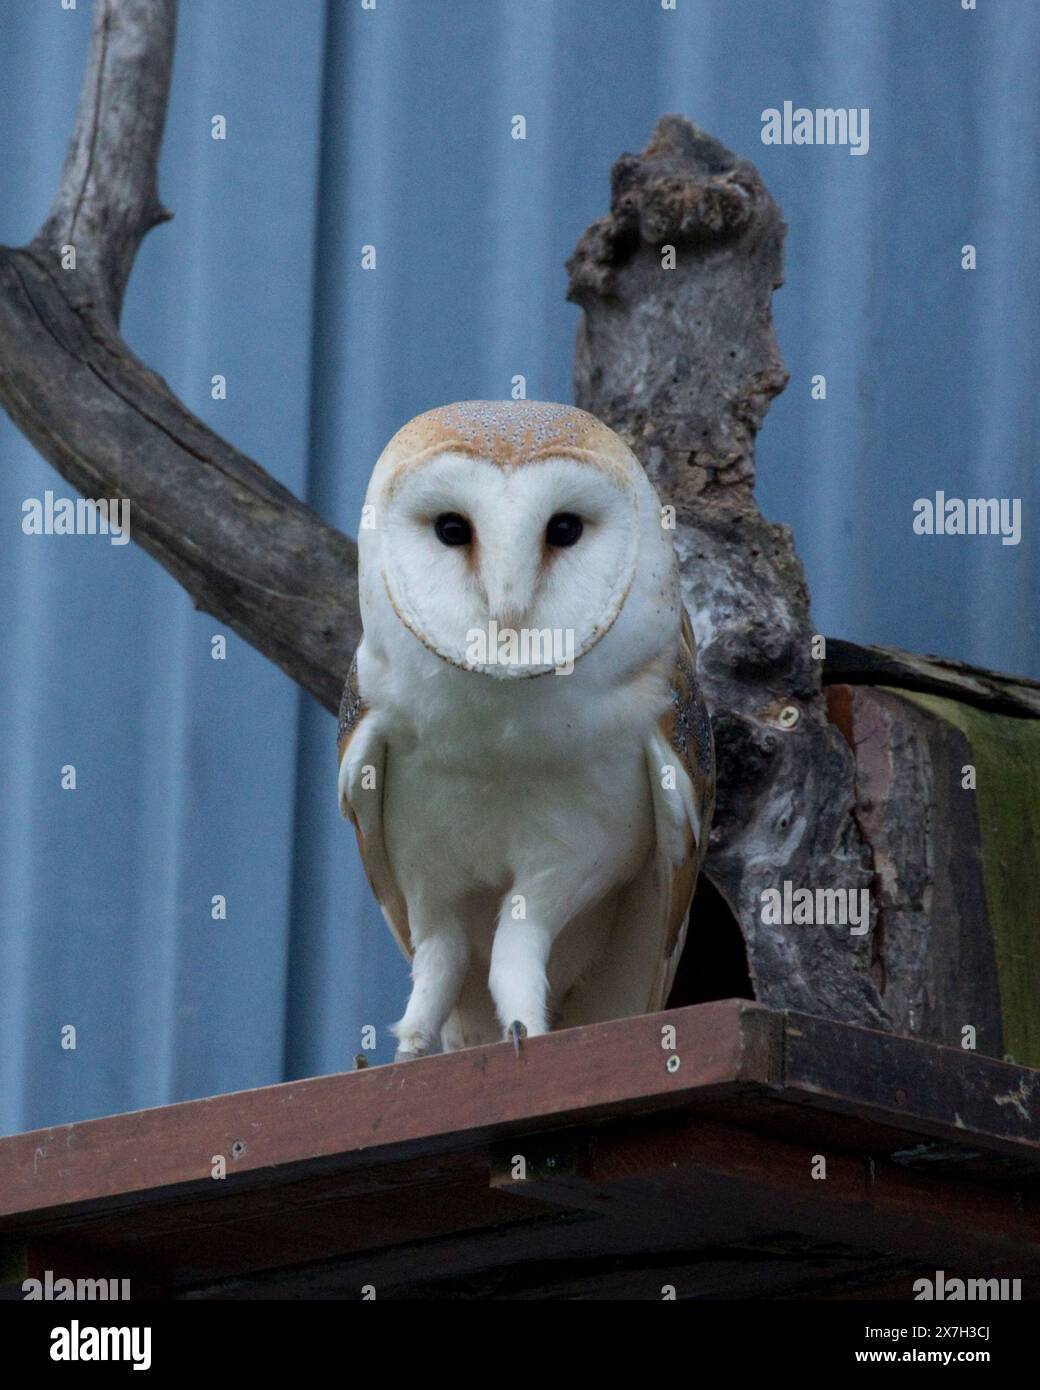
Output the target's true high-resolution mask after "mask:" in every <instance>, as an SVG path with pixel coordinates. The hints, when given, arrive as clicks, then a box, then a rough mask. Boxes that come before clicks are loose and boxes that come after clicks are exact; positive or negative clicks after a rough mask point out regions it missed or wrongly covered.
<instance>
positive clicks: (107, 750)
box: [0, 0, 1040, 1131]
mask: <svg viewBox="0 0 1040 1390" xmlns="http://www.w3.org/2000/svg"><path fill="white" fill-rule="evenodd" d="M89 23H90V6H89V3H88V0H79V4H78V7H77V9H76V10H74V11H65V10H63V9H62V8H61V5H60V0H0V26H2V27H0V240H3V241H5V242H8V243H18V242H21V241H23V240H26V239H28V237H29V236H31V234H32V233H33V231H34V230H35V229H36V227H37V226H38V224H39V223H40V221H41V220H42V218H43V216H44V214H45V212H46V208H47V205H48V202H49V198H50V195H51V192H52V190H53V187H54V185H55V181H56V179H57V176H58V173H59V170H60V167H61V161H62V158H63V155H64V149H65V144H66V140H67V137H68V134H69V131H70V129H71V123H72V117H73V112H74V109H75V105H76V102H77V99H78V91H79V84H80V77H81V72H82V63H83V59H84V54H85V46H86V40H87V35H88V30H89ZM1038 59H1040V6H1038V5H1037V4H1036V3H1034V0H1000V3H997V0H978V8H977V10H975V11H974V12H972V11H964V10H963V9H962V7H961V4H960V0H915V2H914V3H913V4H912V5H911V4H905V3H901V0H873V3H868V4H864V3H862V0H677V4H676V8H675V9H674V10H666V9H663V8H662V6H661V4H660V3H659V0H595V3H593V2H592V0H378V3H377V5H376V8H375V10H374V11H366V10H363V9H362V7H361V3H360V0H331V3H321V2H320V0H300V3H297V4H294V5H285V4H283V3H281V0H252V3H250V4H249V5H243V4H241V3H240V0H185V2H184V3H183V4H182V15H181V24H180V33H179V41H178V50H177V60H176V67H175V80H174V87H173V95H172V101H171V107H170V115H169V122H168V127H167V136H166V144H165V149H164V155H163V164H162V178H161V187H162V194H163V197H164V200H165V201H166V202H167V204H168V205H169V206H170V207H172V208H173V209H175V211H176V220H175V221H174V222H173V223H171V224H170V225H168V226H166V227H163V228H160V229H159V230H158V231H156V232H153V233H152V234H151V236H150V237H149V238H148V239H147V241H146V243H145V246H144V248H143V250H142V253H141V255H140V257H139V260H138V264H137V268H136V270H135V272H134V276H133V279H132V281H131V286H130V293H129V296H128V301H127V308H126V314H125V320H124V324H125V329H126V333H127V337H128V339H129V341H130V343H131V344H132V345H133V346H134V348H135V349H136V350H137V351H138V352H139V353H140V354H141V355H142V356H143V357H144V359H145V360H146V361H148V362H149V363H151V364H152V365H153V366H154V367H155V368H156V369H157V370H158V371H159V372H161V373H162V375H163V376H165V377H166V379H167V380H168V381H169V382H170V384H171V385H172V387H173V388H174V389H175V390H176V391H177V392H178V393H179V394H180V395H181V396H182V397H183V398H184V399H185V401H186V402H187V403H188V405H189V406H190V407H191V408H192V409H193V410H195V411H197V412H198V413H199V414H200V415H201V416H202V417H203V418H204V419H206V420H207V421H208V422H209V423H210V424H212V425H213V426H214V427H215V428H217V429H218V430H220V431H222V432H223V433H225V434H226V435H227V436H228V437H229V438H231V439H232V440H233V441H234V442H235V443H236V444H238V445H239V446H240V447H242V448H244V449H245V450H247V451H248V452H250V453H252V454H253V455H254V456H255V457H257V458H259V459H260V460H261V461H262V462H263V463H264V464H265V465H266V466H267V467H268V468H269V469H271V470H272V471H273V472H274V473H275V474H276V475H277V477H278V478H280V479H281V480H282V481H283V482H285V483H286V484H287V485H288V486H290V487H291V488H293V489H295V490H296V491H298V492H300V493H302V494H304V495H306V496H307V498H308V499H309V500H310V501H311V502H312V503H313V504H314V505H315V506H316V507H317V508H318V509H319V510H320V511H322V512H323V513H324V514H325V515H326V516H328V517H329V518H330V520H332V521H333V522H335V523H337V524H338V525H340V526H341V527H343V528H344V529H345V530H348V531H350V532H351V533H353V532H354V531H355V529H356V526H355V522H356V517H357V513H358V509H359V505H360V501H361V498H362V495H363V490H364V486H365V482H366V478H367V475H368V472H369V469H370V468H371V465H372V463H373V461H374V459H375V457H376V455H377V454H378V452H379V450H380V448H381V447H382V445H383V443H384V442H385V441H386V439H387V438H388V437H389V436H390V434H391V433H392V432H393V431H394V430H395V429H396V428H397V427H398V426H399V425H400V424H401V423H402V422H403V421H404V420H405V419H407V418H408V417H409V416H411V415H413V414H415V413H416V412H418V411H420V410H423V409H426V408H427V407H429V406H432V405H435V404H438V403H440V402H443V401H446V400H454V399H460V398H467V397H500V396H504V395H507V394H508V393H509V388H510V379H511V378H512V376H513V375H514V374H517V373H522V374H523V375H525V376H526V378H527V387H528V394H529V395H530V396H532V397H539V398H544V399H569V398H570V363H571V345H572V339H573V333H574V328H575V322H576V310H575V309H574V308H573V307H572V306H570V305H567V304H566V303H565V302H564V300H563V290H564V285H565V276H564V272H563V269H562V264H563V261H564V260H565V258H566V256H567V255H568V254H569V252H570V250H571V249H572V247H573V244H574V241H575V239H576V238H577V236H578V234H579V233H580V232H581V230H582V229H583V228H584V227H585V226H586V224H587V223H588V222H590V221H591V220H592V219H593V218H595V217H597V216H599V215H601V213H602V212H603V211H605V209H606V205H607V197H608V193H607V172H608V170H609V167H610V164H611V162H612V160H613V159H614V158H615V157H616V155H617V154H618V153H620V152H621V151H622V150H631V149H638V148H641V147H642V145H643V144H644V143H645V140H646V138H647V136H648V135H649V132H650V130H651V128H652V125H653V123H654V120H655V118H656V117H657V115H658V114H659V113H661V112H662V111H668V110H675V111H681V112H683V113H684V114H687V115H689V116H691V117H692V118H694V119H695V120H697V121H698V122H699V123H700V124H702V125H704V126H706V127H707V128H708V129H709V130H711V131H713V132H714V133H715V134H717V135H718V136H719V137H720V138H721V139H722V140H724V141H725V142H726V143H727V144H729V145H730V146H731V147H732V148H734V149H736V150H738V151H739V152H741V153H743V154H746V155H748V156H750V157H751V158H752V159H754V160H755V161H756V162H757V164H758V166H759V168H760V169H761V171H762V173H763V175H764V177H765V179H766V181H767V183H768V184H769V186H770V188H771V189H772V191H773V192H774V194H775V195H776V197H777V199H778V201H779V202H780V204H781V206H782V207H783V209H784V211H785V214H786V216H787V220H788V223H789V227H790V231H789V237H788V257H787V283H786V285H785V287H784V289H783V290H782V291H781V292H780V293H779V294H778V295H777V298H776V304H775V308H776V316H777V322H778V329H779V335H780V341H781V345H782V347H783V350H784V353H785V356H786V360H787V363H788V366H789V367H790V369H791V375H792V379H791V384H790V386H789V388H788V390H787V392H786V394H785V395H784V396H782V397H781V398H780V400H779V401H778V402H777V403H776V404H775V405H774V407H773V410H772V412H771V414H770V416H769V419H768V421H767V424H766V427H765V430H764V433H763V435H762V436H761V440H760V451H759V459H760V469H761V480H760V486H759V495H760V498H761V500H762V503H763V507H764V509H765V511H766V512H767V514H768V515H770V516H772V517H773V518H775V519H779V520H785V521H788V522H790V523H791V524H792V525H793V526H794V528H795V532H796V535H797V539H798V543H799V548H800V551H801V554H802V555H803V557H804V559H805V562H806V567H807V571H808V575H809V580H810V583H811V585H812V590H813V594H814V601H815V611H816V615H817V623H818V626H819V629H820V630H821V631H826V632H831V633H837V634H841V635H843V636H848V637H851V638H853V639H856V640H859V641H864V642H872V641H873V642H887V643H894V644H898V645H902V646H906V647H910V648H913V649H919V650H926V651H933V652H941V653H945V654H948V655H952V656H957V657H961V658H964V659H967V660H971V661H977V662H981V663H985V664H990V665H994V666H997V667H1002V668H1005V669H1010V670H1016V671H1021V672H1025V673H1029V674H1032V675H1034V676H1036V675H1040V644H1038V642H1037V607H1038V605H1037V599H1038V565H1037V554H1038V549H1037V542H1036V532H1035V519H1036V514H1037V505H1036V504H1037V500H1038V496H1037V483H1036V481H1035V477H1036V474H1035V456H1036V444H1037V406H1036V383H1037V380H1038V372H1037V366H1038V364H1037V349H1036V346H1035V343H1036V325H1037V324H1038V323H1040V304H1038V302H1037V301H1038V275H1037V270H1038V255H1037V251H1038V239H1040V207H1038V189H1040V181H1038V169H1037V163H1036V157H1035V145H1036V131H1037V128H1038V124H1040V122H1038V115H1040V112H1038V104H1040V85H1038V83H1037V81H1036V77H1035V74H1036V71H1037V66H1038ZM784 100H791V101H793V102H794V103H795V105H808V106H843V107H853V106H855V107H862V106H867V107H869V108H870V151H869V154H868V155H867V156H865V157H854V156H850V154H849V152H848V151H847V150H846V149H841V148H819V147H793V146H778V147H773V146H770V147H766V146H763V145H762V144H761V141H760V130H761V113H762V111H763V110H764V109H765V108H767V107H772V106H781V105H782V103H783V102H784ZM215 113H220V114H223V115H225V116H226V117H227V121H228V139H227V140H226V142H223V143H220V142H215V141H213V140H212V139H211V138H210V118H211V116H212V115H213V114H215ZM515 114H523V115H524V116H525V117H526V119H527V139H526V141H524V142H520V141H514V140H512V139H511V138H510V121H511V118H512V117H513V116H514V115H515ZM967 242H971V243H974V244H975V245H976V246H977V247H978V269H977V270H976V271H974V272H967V271H964V270H962V269H961V267H960V248H961V246H962V245H963V244H965V243H967ZM365 243H372V244H374V245H375V246H376V247H377V248H378V258H379V259H378V270H377V271H376V272H375V273H371V272H364V271H362V270H361V269H360V248H361V246H362V245H363V244H365ZM215 373H222V374H224V375H226V377H227V379H228V385H229V394H228V399H227V400H226V401H224V402H214V401H213V400H212V399H211V397H210V387H209V383H210V378H211V377H212V376H213V375H214V374H215ZM814 373H824V374H826V377H827V381H828V398H827V400H826V401H825V402H818V401H813V400H812V399H811V398H810V394H809V389H810V388H809V381H810V378H811V377H812V375H813V374H814ZM47 488H52V489H53V490H54V491H55V492H56V493H57V494H58V495H68V493H69V489H68V488H67V486H66V485H65V484H64V483H63V482H62V480H61V479H59V478H58V477H57V475H56V474H54V473H52V471H51V470H50V469H49V468H48V467H47V466H46V465H45V464H44V463H43V462H42V461H41V460H40V459H39V458H38V457H37V456H36V455H35V453H34V452H33V451H32V449H30V448H29V446H28V445H27V444H26V443H24V441H23V440H22V439H21V437H20V436H19V434H18V433H17V432H16V431H15V430H14V428H13V427H12V426H11V425H10V424H9V423H8V422H7V421H6V419H0V528H2V535H3V544H2V545H0V584H2V595H3V615H4V616H3V638H4V640H3V657H2V669H0V679H2V686H0V727H2V729H3V738H2V742H0V767H2V797H3V801H2V813H0V913H2V917H0V922H2V929H0V1130H5V1131H10V1130H15V1129H20V1128H26V1127H29V1126H36V1125H43V1124H50V1123H54V1122H58V1121H64V1120H69V1119H75V1118H81V1117H85V1116H91V1115H97V1114H102V1113H106V1112H111V1111H118V1110H126V1109H131V1108H134V1107H137V1106H144V1105H155V1104H161V1103H163V1102H165V1101H170V1100H174V1099H180V1098H184V1097H187V1096H193V1095H201V1094H206V1093H210V1092H215V1091H222V1090H229V1089H233V1088H239V1087H245V1086H254V1085H260V1084H264V1083H267V1082H271V1081H276V1080H279V1079H281V1078H283V1077H292V1076H298V1075H301V1074H306V1073H313V1072H319V1071H329V1070H336V1069H341V1068H343V1067H344V1066H348V1065H349V1063H350V1057H351V1055H352V1054H353V1053H354V1052H355V1051H357V1050H358V1048H359V1045H360V1028H361V1026H362V1024H365V1023H374V1024H376V1025H383V1024H385V1023H387V1022H390V1021H391V1020H392V1019H393V1018H394V1017H396V1016H398V1014H399V1012H400V1008H401V1005H402V1003H403V1000H404V997H405V992H406V988H407V979H406V971H405V966H404V963H403V961H402V960H401V959H400V958H399V957H398V955H397V953H396V948H394V947H393V946H392V945H391V943H390V940H389V937H388V934H387V933H386V931H385V928H383V926H382V923H381V919H380V918H379V916H378V912H377V910H376V909H375V908H374V906H373V904H372V902H371V901H370V896H369V893H368V890H367V887H366V885H365V883H364V880H363V878H362V877H361V875H360V873H359V870H358V865H357V861H356V855H355V850H354V847H353V842H352V836H351V834H350V832H349V829H348V828H347V827H346V826H345V825H344V824H343V823H342V822H341V821H340V820H339V817H338V814H337V812H336V807H335V796H334V765H333V764H334V757H333V750H332V739H333V728H332V721H331V719H330V718H329V716H328V715H326V714H325V713H324V712H322V711H321V710H319V709H317V708H316V707H315V706H314V705H313V703H311V702H310V701H309V700H308V699H307V698H306V697H304V696H302V695H301V694H299V693H298V692H297V690H296V689H295V688H294V687H293V685H292V684H291V683H290V682H289V681H288V680H287V679H286V678H285V677H283V676H282V675H281V674H280V673H279V672H278V671H276V670H275V669H273V668H272V667H270V666H268V665H267V664H266V663H265V662H264V661H263V660H262V659H261V658H260V657H259V656H257V655H255V654H254V653H253V652H252V651H251V649H250V648H249V647H247V646H246V645H245V644H244V643H242V642H241V641H239V640H238V639H237V638H235V637H234V636H231V635H230V634H229V644H228V659H227V661H226V662H223V663H221V662H215V661H213V660H211V658H210V638H211V636H212V635H213V634H214V633H216V632H218V631H220V628H219V626H218V625H216V624H214V623H213V622H212V620H210V619H209V618H207V617H206V616H204V615H201V614H198V613H196V612H194V611H193V610H192V608H191V605H190V603H189V601H188V599H187V598H186V597H185V595H184V594H183V593H182V592H181V591H180V589H179V588H178V587H177V585H176V584H175V583H174V582H173V580H172V579H170V578H169V577H168V576H167V575H166V574H165V573H164V572H163V571H161V570H159V569H158V568H157V567H156V566H155V565H154V564H152V562H151V561H150V560H148V559H147V558H146V557H145V556H144V555H143V554H140V553H137V552H136V550H135V548H134V547H133V546H126V547H119V546H111V545H109V544H108V542H107V541H106V540H103V539H97V538H89V537H83V538H75V537H73V538H59V537H54V536H50V537H26V536H24V535H23V534H22V531H21V517H22V511H21V508H22V503H23V501H24V500H25V499H26V498H29V497H42V495H43V493H44V491H45V489H47ZM937 488H941V489H943V490H944V491H945V492H946V493H947V494H949V495H951V496H962V497H965V496H991V495H996V496H1001V495H1003V496H1014V497H1021V498H1022V505H1023V517H1024V522H1023V532H1024V533H1023V539H1022V542H1021V544H1020V545H1018V546H1015V547H1011V546H1007V547H1005V546H1002V545H1000V544H999V543H998V542H996V541H995V540H993V539H984V538H976V539H971V540H968V539H952V538H941V537H934V538H927V537H918V536H914V535H913V533H912V530H911V506H912V502H913V500H914V499H915V498H917V497H919V496H928V495H931V494H933V493H934V492H935V490H936V489H937ZM67 763H73V764H75V767H76V771H77V780H78V786H77V789H76V790H75V791H74V792H73V791H63V790H62V789H61V786H60V780H59V770H60V768H61V767H62V765H64V764H67ZM218 893H219V894H223V895H225V896H226V898H227V903H228V916H227V920H226V921H225V922H214V921H213V920H212V919H211V916H210V902H211V898H212V896H213V895H214V894H218ZM68 1024H71V1025H74V1026H75V1028H76V1030H77V1046H76V1048H75V1050H74V1051H66V1050H63V1049H62V1047H61V1030H62V1028H63V1026H65V1025H68ZM386 1042H389V1039H386ZM386 1055H387V1048H386V1046H385V1044H384V1046H382V1047H381V1048H380V1051H379V1053H378V1054H377V1056H379V1057H385V1056H386Z"/></svg>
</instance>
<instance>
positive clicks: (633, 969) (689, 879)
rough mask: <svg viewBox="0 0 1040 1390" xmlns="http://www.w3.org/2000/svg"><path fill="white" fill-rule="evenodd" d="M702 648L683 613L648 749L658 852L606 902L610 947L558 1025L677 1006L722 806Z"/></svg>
mask: <svg viewBox="0 0 1040 1390" xmlns="http://www.w3.org/2000/svg"><path fill="white" fill-rule="evenodd" d="M695 651H696V648H695V645H694V640H693V632H692V630H691V628H690V621H689V618H688V617H687V616H686V614H685V612H684V613H683V618H682V629H681V634H680V638H679V646H678V651H677V653H676V659H675V664H674V667H673V670H672V674H671V680H670V686H671V696H672V698H671V704H670V706H669V707H668V709H667V710H666V711H665V713H664V714H663V715H662V716H661V719H660V721H659V722H658V723H657V725H656V726H655V727H654V728H653V730H652V732H651V733H649V734H648V736H647V738H646V740H645V743H644V745H643V752H644V757H645V765H646V773H647V779H648V784H649V788H650V793H651V798H652V803H653V819H654V826H653V829H654V839H653V846H652V848H651V850H650V853H649V855H648V856H647V859H646V861H645V862H644V864H643V866H642V868H641V869H640V871H639V873H638V874H637V875H636V876H635V878H634V879H632V881H631V882H630V883H628V884H626V885H625V886H624V887H623V888H620V889H618V890H617V892H616V893H615V894H613V895H612V897H611V899H610V900H609V901H606V902H604V903H603V904H601V906H600V911H601V914H602V917H603V918H608V917H609V919H610V922H611V926H610V937H609V942H608V944H607V945H605V946H604V947H603V948H602V949H601V951H600V954H599V958H598V960H597V961H596V963H595V965H594V966H593V967H592V969H591V970H590V971H589V973H588V974H587V975H586V976H585V977H584V978H583V979H582V980H580V981H579V983H578V985H577V986H575V987H574V988H572V989H571V991H570V992H569V993H568V994H567V995H566V996H565V997H564V999H563V1000H562V1002H561V1005H560V1009H559V1013H558V1017H557V1027H559V1028H575V1027H578V1026H580V1025H581V1024H585V1023H596V1022H600V1021H601V1020H603V1019H607V1018H627V1017H630V1016H631V1015H633V1014H645V1013H655V1012H656V1011H657V1010H658V1009H663V1008H664V1007H665V1005H666V1004H667V1002H668V995H669V993H670V992H671V988H672V983H673V981H674V979H675V972H676V970H677V969H678V966H679V958H680V956H681V955H682V949H683V944H684V943H685V940H686V922H687V917H688V915H689V910H690V901H691V899H692V898H693V890H694V886H695V885H696V882H697V873H698V871H699V869H700V866H701V861H702V859H703V858H704V853H705V850H706V849H707V843H708V832H709V830H710V828H711V815H712V810H713V808H714V791H715V767H714V747H713V744H712V737H711V725H710V723H709V722H708V711H707V708H706V707H705V704H704V701H703V700H702V699H701V696H700V692H699V690H698V688H697V679H696V674H695V669H696V656H695Z"/></svg>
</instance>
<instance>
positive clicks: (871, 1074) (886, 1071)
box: [783, 1013, 1040, 1159]
mask: <svg viewBox="0 0 1040 1390" xmlns="http://www.w3.org/2000/svg"><path fill="white" fill-rule="evenodd" d="M783 1092H784V1095H785V1097H786V1098H787V1099H789V1100H795V1099H798V1098H803V1099H805V1100H806V1101H808V1102H810V1103H812V1104H814V1105H822V1106H825V1107H827V1108H828V1109H831V1110H839V1111H841V1112H842V1113H844V1114H854V1115H857V1116H860V1117H863V1118H866V1119H874V1120H878V1121H882V1122H884V1123H885V1124H886V1125H892V1126H895V1127H896V1128H899V1129H906V1130H912V1131H913V1132H915V1133H918V1134H927V1135H935V1136H940V1137H944V1138H946V1139H949V1140H951V1141H953V1142H960V1143H965V1142H967V1143H970V1144H972V1145H974V1146H978V1145H979V1144H982V1145H983V1146H984V1147H985V1148H986V1149H987V1150H988V1151H997V1152H1004V1153H1009V1154H1015V1155H1018V1156H1019V1157H1024V1156H1026V1155H1029V1156H1030V1157H1031V1158H1035V1159H1040V1071H1036V1070H1034V1069H1032V1068H1029V1067H1017V1066H1013V1065H1011V1064H1010V1063H1007V1062H999V1061H997V1060H996V1059H995V1058H992V1057H982V1056H979V1055H978V1054H977V1053H971V1052H963V1051H961V1050H960V1049H958V1048H954V1047H939V1046H936V1045H935V1044H923V1043H920V1042H918V1041H917V1040H916V1039H913V1038H898V1037H893V1036H892V1035H891V1034H889V1033H881V1032H876V1031H874V1030H873V1029H869V1028H849V1027H847V1026H846V1025H844V1024H841V1023H834V1022H832V1021H831V1020H829V1019H822V1018H813V1017H811V1016H809V1015H808V1014H796V1013H789V1014H786V1015H785V1016H784V1062H783Z"/></svg>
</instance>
